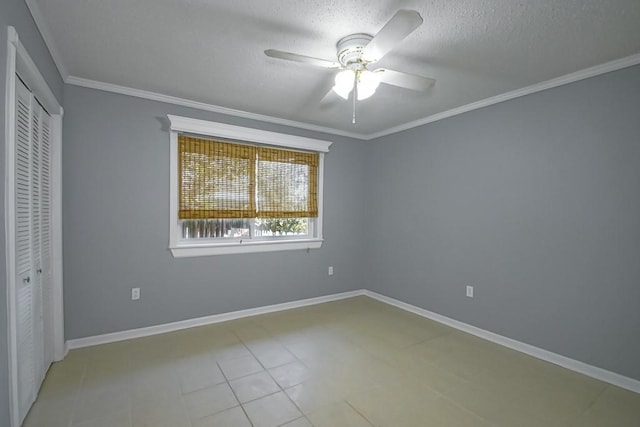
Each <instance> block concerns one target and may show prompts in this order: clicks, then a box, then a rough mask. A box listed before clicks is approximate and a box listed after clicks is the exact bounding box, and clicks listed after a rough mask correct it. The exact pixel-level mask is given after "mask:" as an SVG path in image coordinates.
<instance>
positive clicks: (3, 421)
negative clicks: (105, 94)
mask: <svg viewBox="0 0 640 427" xmlns="http://www.w3.org/2000/svg"><path fill="white" fill-rule="evenodd" d="M9 25H11V26H13V27H15V29H16V31H17V32H18V35H19V37H20V40H21V42H22V44H23V45H24V46H25V47H26V49H27V51H28V52H29V54H30V55H31V57H32V59H33V60H34V61H35V63H36V64H37V66H38V68H39V69H40V72H41V73H42V74H43V76H44V77H45V79H46V80H47V82H48V83H49V86H50V88H51V90H52V91H53V93H54V94H55V95H56V96H57V97H58V100H62V96H61V95H62V81H61V79H60V75H59V74H58V72H57V70H56V68H55V65H54V64H53V61H52V60H51V58H50V56H49V53H48V51H47V49H46V46H45V44H44V42H43V41H42V38H41V37H40V33H39V32H38V30H37V29H36V26H35V23H34V22H33V20H32V18H31V15H30V14H29V11H28V9H27V6H26V4H25V2H24V1H22V0H3V1H1V2H0V135H2V140H3V141H4V132H5V122H4V115H5V102H4V100H5V96H6V94H5V81H6V71H7V64H6V62H7V27H8V26H9ZM4 155H5V150H4V145H3V147H2V148H1V149H0V176H2V177H3V179H4V175H5V157H4ZM4 191H5V186H4V183H3V184H2V185H1V186H0V224H2V225H0V425H2V426H8V425H9V362H8V350H7V342H8V341H7V340H8V337H7V282H6V277H7V272H6V253H5V230H4V221H5V216H4V215H5V206H4V198H5V194H4Z"/></svg>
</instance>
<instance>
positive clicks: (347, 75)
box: [333, 70, 355, 99]
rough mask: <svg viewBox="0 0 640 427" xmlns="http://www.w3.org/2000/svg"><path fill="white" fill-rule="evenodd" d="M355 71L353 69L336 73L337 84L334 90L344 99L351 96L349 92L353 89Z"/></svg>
mask: <svg viewBox="0 0 640 427" xmlns="http://www.w3.org/2000/svg"><path fill="white" fill-rule="evenodd" d="M354 77H355V76H354V73H353V71H352V70H344V71H341V72H339V73H338V74H336V78H335V83H336V84H335V86H333V91H334V92H335V93H337V94H338V95H339V96H340V97H342V98H344V99H348V98H349V94H350V93H351V91H352V90H353V81H354Z"/></svg>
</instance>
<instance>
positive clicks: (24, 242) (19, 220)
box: [15, 81, 36, 420]
mask: <svg viewBox="0 0 640 427" xmlns="http://www.w3.org/2000/svg"><path fill="white" fill-rule="evenodd" d="M33 103H34V100H33V96H32V95H31V93H30V92H29V90H28V89H27V88H26V87H25V86H24V85H23V84H22V83H21V82H20V81H18V82H17V83H16V141H15V198H16V199H15V209H16V212H15V221H16V224H15V227H16V240H15V244H16V248H15V252H16V270H15V271H16V300H17V301H16V332H17V343H16V345H17V349H16V350H17V356H18V357H17V362H18V372H17V374H18V404H19V411H20V414H19V415H20V420H23V419H24V417H25V416H26V414H27V412H28V410H29V408H30V407H31V404H32V403H33V402H34V400H35V396H36V372H35V366H36V357H35V340H34V338H35V337H34V324H35V323H34V313H33V309H34V297H33V294H34V292H33V266H32V260H31V257H32V248H31V202H32V200H31V140H32V111H33Z"/></svg>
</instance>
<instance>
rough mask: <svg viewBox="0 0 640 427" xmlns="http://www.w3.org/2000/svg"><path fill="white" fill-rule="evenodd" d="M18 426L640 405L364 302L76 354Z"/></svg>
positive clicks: (355, 419)
mask: <svg viewBox="0 0 640 427" xmlns="http://www.w3.org/2000/svg"><path fill="white" fill-rule="evenodd" d="M24 425H25V426H26V427H58V426H65V427H69V426H73V427H141V426H149V427H151V426H153V427H212V426H225V427H233V426H238V427H243V426H254V427H271V426H274V427H275V426H287V427H304V426H307V427H308V426H316V427H323V426H331V427H341V426H349V427H360V426H363V427H370V426H390V427H402V426H420V427H423V426H480V427H482V426H509V427H514V426H523V427H524V426H549V427H553V426H571V427H578V426H580V427H589V426H607V427H611V426H640V395H638V394H635V393H632V392H629V391H626V390H623V389H620V388H617V387H614V386H611V385H608V384H606V383H603V382H601V381H597V380H594V379H592V378H589V377H586V376H583V375H579V374H577V373H574V372H572V371H568V370H566V369H563V368H560V367H558V366H555V365H552V364H549V363H546V362H542V361H540V360H537V359H534V358H531V357H529V356H525V355H523V354H520V353H517V352H515V351H512V350H509V349H506V348H504V347H501V346H498V345H495V344H492V343H489V342H486V341H483V340H481V339H478V338H476V337H473V336H471V335H467V334H464V333H461V332H459V331H456V330H454V329H451V328H448V327H446V326H443V325H441V324H438V323H436V322H433V321H430V320H427V319H423V318H421V317H418V316H415V315H413V314H410V313H407V312H404V311H402V310H399V309H396V308H394V307H391V306H388V305H386V304H383V303H380V302H377V301H375V300H372V299H370V298H367V297H358V298H351V299H347V300H342V301H337V302H331V303H326V304H320V305H315V306H310V307H305V308H300V309H295V310H289V311H285V312H279V313H272V314H267V315H262V316H256V317H251V318H246V319H241V320H235V321H231V322H226V323H220V324H216V325H212V326H205V327H199V328H193V329H189V330H184V331H179V332H173V333H168V334H163V335H158V336H154V337H149V338H141V339H136V340H131V341H124V342H119V343H114V344H107V345H101V346H96V347H90V348H84V349H77V350H73V351H71V352H70V353H69V355H68V356H67V358H66V359H65V360H64V361H62V362H59V363H55V364H54V365H53V366H52V367H51V369H50V370H49V373H48V375H47V378H46V380H45V382H44V384H43V386H42V389H41V391H40V396H39V398H38V400H37V402H36V404H35V405H34V407H33V408H32V410H31V412H30V413H29V415H28V417H27V420H26V422H25V424H24Z"/></svg>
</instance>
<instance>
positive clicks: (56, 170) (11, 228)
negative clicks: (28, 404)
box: [4, 26, 66, 427]
mask: <svg viewBox="0 0 640 427" xmlns="http://www.w3.org/2000/svg"><path fill="white" fill-rule="evenodd" d="M7 32H8V34H7V69H6V72H7V75H6V82H5V84H6V85H5V94H6V98H5V135H4V137H5V231H6V271H7V277H6V282H7V309H8V313H7V317H8V319H7V320H8V323H9V342H8V347H9V386H10V387H9V388H10V392H9V397H10V411H11V427H19V426H20V422H21V420H20V413H19V402H18V360H17V328H16V326H17V319H16V276H15V259H16V257H15V255H16V254H15V237H16V229H15V132H16V129H15V96H16V93H15V91H16V73H18V74H19V75H20V77H21V78H22V79H23V80H24V81H25V83H26V84H27V85H28V86H29V88H30V89H31V91H32V92H33V93H34V94H35V95H36V97H37V98H38V100H39V101H40V102H41V103H42V105H43V107H44V108H45V109H46V110H47V111H48V112H49V114H50V115H51V135H50V137H51V141H50V142H51V152H50V155H51V182H50V185H51V187H50V191H51V286H52V311H53V343H54V344H53V347H54V348H53V353H54V354H53V358H54V360H55V361H57V360H62V359H63V358H64V356H65V354H66V347H65V342H64V312H63V299H62V297H63V294H62V289H63V285H62V156H61V154H62V152H61V149H62V116H63V114H64V111H63V109H62V106H61V105H60V103H59V102H58V100H57V99H56V97H55V95H54V94H53V92H52V91H51V89H50V88H49V86H48V85H47V82H46V81H45V79H44V78H43V77H42V75H41V74H40V72H39V71H38V68H37V66H36V65H35V63H34V62H33V60H32V59H31V57H30V56H29V54H28V53H27V50H26V49H25V47H24V46H23V45H22V43H21V42H20V40H19V38H18V33H17V32H16V30H15V28H13V27H11V26H10V27H8V29H7Z"/></svg>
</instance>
